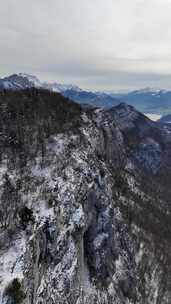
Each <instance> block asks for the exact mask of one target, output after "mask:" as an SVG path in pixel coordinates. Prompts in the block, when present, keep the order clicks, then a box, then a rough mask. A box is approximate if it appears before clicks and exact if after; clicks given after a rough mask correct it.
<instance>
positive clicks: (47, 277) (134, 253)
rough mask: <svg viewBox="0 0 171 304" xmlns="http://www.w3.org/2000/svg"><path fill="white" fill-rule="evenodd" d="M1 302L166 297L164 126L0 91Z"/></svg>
mask: <svg viewBox="0 0 171 304" xmlns="http://www.w3.org/2000/svg"><path fill="white" fill-rule="evenodd" d="M0 113H1V120H0V159H1V163H0V176H1V179H0V196H1V200H0V204H1V209H0V292H1V295H0V303H3V304H7V303H8V304H12V303H16V304H17V303H23V304H30V303H33V304H45V303H49V304H52V303H59V304H68V303H69V304H75V303H77V304H79V303H80V304H82V303H87V304H90V303H91V304H92V303H93V304H95V303H99V304H110V303H118V304H126V303H127V304H128V303H129V304H131V303H137V304H138V303H141V304H144V303H149V304H150V303H151V304H160V303H162V304H163V303H164V304H165V303H170V302H171V275H170V273H171V269H170V268H171V266H170V265H171V263H170V260H171V237H170V235H171V234H170V233H171V231H170V230H171V228H170V220H171V207H170V201H169V200H170V194H171V193H170V192H171V190H170V187H169V185H170V180H171V174H170V173H171V168H170V166H171V162H170V159H171V158H170V156H171V155H170V153H171V129H169V126H166V127H165V126H159V125H157V124H155V123H153V122H151V121H150V120H148V119H147V118H146V117H144V116H143V115H141V114H140V113H138V112H137V111H135V109H134V108H132V107H129V106H126V105H125V104H121V105H119V106H117V107H115V108H113V109H111V110H109V111H105V110H102V109H88V108H87V109H82V108H81V107H80V106H79V105H77V104H74V103H72V102H70V101H69V100H67V99H65V98H64V97H62V96H60V95H58V94H55V93H50V92H47V91H42V90H35V89H32V90H28V91H22V92H5V93H1V95H0Z"/></svg>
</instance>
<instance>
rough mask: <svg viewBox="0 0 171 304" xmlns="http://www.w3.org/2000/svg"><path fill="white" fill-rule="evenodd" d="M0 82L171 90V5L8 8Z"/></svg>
mask: <svg viewBox="0 0 171 304" xmlns="http://www.w3.org/2000/svg"><path fill="white" fill-rule="evenodd" d="M1 2H2V3H1V5H0V76H4V75H7V74H11V73H14V72H27V73H32V74H35V75H37V76H39V77H40V78H41V79H43V80H45V79H47V80H56V81H58V82H62V83H65V82H67V83H74V84H77V85H79V86H81V87H83V88H90V89H98V90H99V89H102V90H104V89H106V90H119V89H133V88H142V87H146V86H152V87H161V88H171V0H4V1H1Z"/></svg>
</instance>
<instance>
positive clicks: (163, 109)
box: [0, 73, 171, 115]
mask: <svg viewBox="0 0 171 304" xmlns="http://www.w3.org/2000/svg"><path fill="white" fill-rule="evenodd" d="M31 87H36V88H45V89H48V90H51V91H54V92H59V93H61V94H62V95H64V96H65V97H68V98H69V99H71V100H74V101H75V102H77V103H80V104H90V105H92V106H95V107H96V106H98V107H103V108H110V107H112V106H116V105H118V104H119V103H120V102H126V103H128V104H130V105H132V106H134V107H136V108H137V109H138V110H139V111H141V112H143V113H152V114H160V115H168V114H171V91H166V90H155V89H151V88H145V89H141V90H136V91H131V92H128V93H126V92H125V93H115V92H114V93H112V92H109V93H108V92H92V91H86V90H82V89H81V88H79V87H78V86H75V85H72V84H61V83H58V82H53V83H49V82H41V81H40V80H39V79H38V78H37V77H36V76H32V75H29V74H25V73H19V74H13V75H11V76H8V77H4V78H1V79H0V90H2V89H10V90H21V89H26V88H31Z"/></svg>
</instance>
